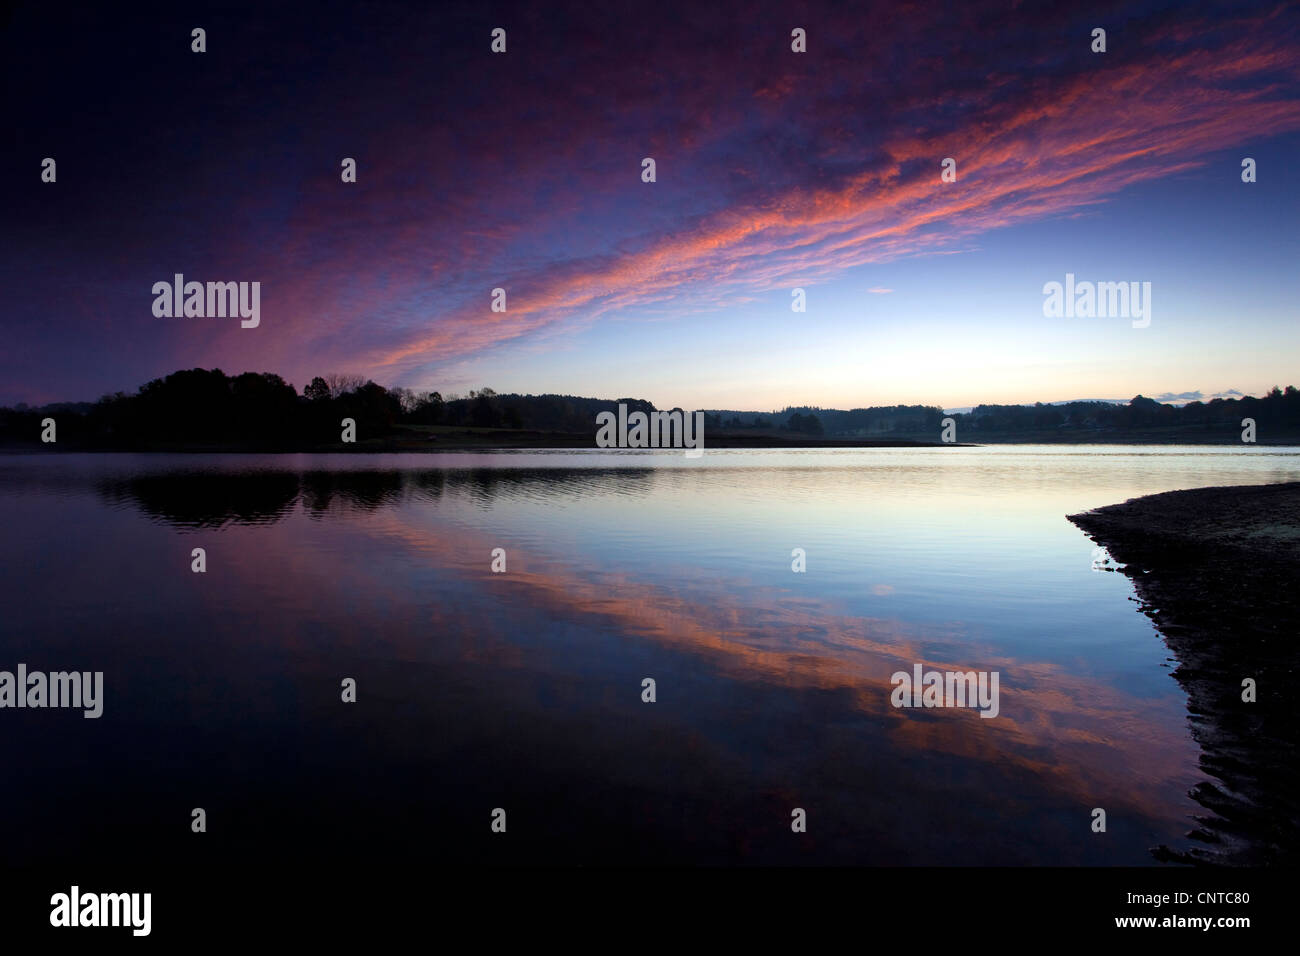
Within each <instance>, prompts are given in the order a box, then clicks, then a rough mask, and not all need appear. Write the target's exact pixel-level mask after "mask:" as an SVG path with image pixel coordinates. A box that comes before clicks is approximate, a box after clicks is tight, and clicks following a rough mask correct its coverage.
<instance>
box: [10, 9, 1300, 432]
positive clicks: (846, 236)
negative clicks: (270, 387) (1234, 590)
mask: <svg viewBox="0 0 1300 956" xmlns="http://www.w3.org/2000/svg"><path fill="white" fill-rule="evenodd" d="M1052 7H1056V9H1052ZM0 16H4V17H5V18H6V19H4V20H3V21H0V22H2V23H3V28H0V30H2V32H0V69H2V70H3V71H4V74H5V86H6V89H7V90H8V96H7V104H6V108H5V112H6V114H7V116H6V119H7V122H6V124H5V125H6V127H7V128H8V131H9V133H10V135H9V137H8V145H7V146H6V148H5V149H4V151H3V164H4V166H3V173H4V175H3V185H0V190H2V192H3V203H2V205H0V237H3V241H2V242H0V281H2V282H3V285H4V290H5V292H4V304H3V311H2V312H0V336H2V338H0V341H3V348H0V403H3V404H11V403H16V402H27V403H29V404H40V403H44V402H50V401H65V400H66V401H85V400H94V399H96V398H98V397H100V396H101V395H103V394H106V393H111V392H116V391H127V392H132V391H134V390H135V389H136V388H137V387H138V386H139V385H140V384H142V383H144V382H145V381H147V380H149V379H152V378H156V377H159V376H162V375H166V374H168V373H169V372H172V371H175V370H177V369H180V368H192V367H204V368H212V367H218V368H222V369H223V370H225V371H226V372H227V373H230V374H235V373H239V372H243V371H268V372H275V373H277V374H280V375H282V376H283V377H284V378H285V379H286V380H288V381H290V382H292V383H294V384H295V385H296V386H297V387H298V388H299V389H301V388H302V387H303V386H304V385H306V384H307V382H308V381H310V379H311V377H312V376H314V375H319V374H325V373H329V372H340V373H352V374H359V375H363V376H366V377H368V378H372V379H374V380H375V381H377V382H380V383H381V384H384V385H388V386H404V387H409V388H415V389H437V390H439V391H440V392H442V394H443V395H444V396H445V395H449V394H451V393H464V392H466V391H468V390H469V389H471V388H479V387H483V386H490V387H492V388H494V389H496V390H497V391H498V392H521V393H542V392H557V393H564V394H575V395H585V396H596V397H602V398H617V397H636V398H643V399H649V400H650V401H652V402H654V403H655V404H656V405H657V406H659V407H673V406H680V407H683V408H688V409H689V408H727V409H753V410H772V409H780V408H784V407H786V406H788V405H820V406H824V407H841V408H847V407H859V406H867V405H887V404H927V405H940V406H943V407H947V408H955V407H964V406H970V405H975V404H979V403H982V402H1006V403H1014V402H1034V401H1060V400H1067V399H1085V398H1111V399H1123V398H1129V397H1132V396H1133V395H1135V394H1138V393H1141V394H1144V395H1147V396H1153V397H1160V398H1163V399H1167V400H1173V399H1179V398H1180V397H1181V398H1182V399H1185V398H1187V397H1202V398H1205V399H1208V398H1211V397H1213V396H1215V395H1234V394H1238V393H1244V394H1262V393H1263V392H1264V391H1265V390H1267V389H1268V388H1270V387H1272V386H1274V385H1286V384H1300V374H1297V368H1300V366H1297V363H1296V358H1297V356H1300V322H1298V321H1297V319H1298V318H1300V314H1298V310H1297V304H1296V292H1295V286H1296V276H1297V275H1298V274H1300V269H1297V262H1300V227H1298V226H1297V223H1300V216H1298V213H1300V186H1298V185H1297V177H1298V176H1300V163H1298V162H1297V156H1298V155H1300V151H1298V149H1297V147H1300V8H1297V7H1296V6H1295V5H1294V4H1290V5H1288V4H1285V3H1259V4H1251V3H1241V2H1232V3H1222V4H1216V3H1198V4H1195V5H1192V6H1188V5H1185V4H1181V3H1092V4H1086V5H1067V4H1062V5H1045V7H1040V6H1038V5H1031V4H1015V3H1006V2H998V3H962V4H946V3H944V4H938V3H933V4H923V3H916V4H913V3H906V2H904V3H883V4H876V5H873V4H854V5H848V4H840V3H836V4H832V3H779V4H778V3H762V2H757V3H755V2H746V3H708V4H699V3H690V4H673V3H662V2H657V3H653V4H632V3H622V2H607V3H601V4H593V3H590V2H583V3H553V4H545V5H542V4H536V3H532V4H503V3H482V2H476V3H465V4H457V3H445V4H443V3H439V4H402V5H399V4H384V3H378V4H361V3H352V4H333V3H312V4H303V5H292V4H275V5H270V4H259V5H255V6H248V7H239V6H234V5H231V4H219V5H207V4H188V5H183V6H182V5H178V4H162V5H158V6H147V5H136V6H133V7H126V8H121V7H118V6H116V5H113V6H112V7H108V6H104V7H101V8H98V9H97V8H95V7H87V8H85V9H81V10H79V9H77V8H76V7H64V6H60V7H58V8H55V7H53V6H52V5H51V4H49V3H31V4H25V3H19V4H18V5H17V6H16V7H15V8H13V9H11V10H10V11H9V12H8V13H7V14H0ZM498 27H499V28H502V29H504V30H505V36H506V49H505V52H503V53H497V52H493V50H492V49H491V47H492V42H493V41H492V32H493V30H494V29H495V28H498ZM194 28H202V29H203V30H204V31H205V41H206V50H205V52H202V53H198V52H194V51H193V50H192V49H191V46H192V43H193V39H192V32H191V31H192V30H193V29H194ZM796 28H799V29H802V30H804V31H805V35H806V52H795V51H794V50H793V49H792V36H791V34H792V30H794V29H796ZM1096 28H1102V29H1104V30H1105V31H1106V38H1105V39H1106V51H1105V52H1104V53H1097V52H1093V49H1092V47H1093V45H1094V42H1095V41H1094V38H1093V31H1094V29H1096ZM47 157H48V158H53V159H54V160H55V162H56V167H55V177H56V178H55V181H54V182H43V181H42V170H43V166H42V164H43V160H44V159H45V158H47ZM647 157H649V158H653V159H654V160H655V181H654V182H645V181H643V160H644V159H645V158H647ZM1247 157H1249V158H1252V159H1254V160H1255V170H1256V181H1255V182H1251V183H1246V182H1243V181H1242V160H1243V159H1244V158H1247ZM344 158H352V159H355V161H356V170H357V175H356V182H344V181H343V178H342V175H341V164H342V162H343V160H344ZM945 158H952V159H953V160H955V163H956V167H955V174H956V175H955V181H951V182H945V181H943V178H942V177H941V173H942V169H941V163H942V161H943V160H944V159H945ZM176 273H181V274H183V275H184V276H185V279H186V281H199V282H207V281H221V282H229V281H233V282H254V281H256V282H259V283H260V287H259V288H260V322H259V324H258V326H257V327H256V328H242V327H241V324H240V321H239V320H238V318H230V317H217V316H203V317H199V316H189V317H184V316H180V317H177V316H171V317H159V316H156V315H155V314H154V309H153V305H154V299H155V296H154V293H153V291H152V290H153V286H154V284H155V283H157V282H160V281H163V282H171V281H172V279H173V276H174V275H175V274H176ZM1067 274H1073V275H1074V276H1075V278H1076V281H1093V282H1138V283H1150V284H1151V285H1150V289H1151V293H1150V323H1149V325H1147V326H1145V327H1134V324H1133V322H1132V321H1130V319H1129V318H1128V317H1114V316H1106V317H1083V316H1065V317H1049V316H1046V315H1045V314H1044V298H1045V296H1044V285H1045V284H1046V283H1049V282H1061V283H1064V282H1065V281H1066V275H1067ZM496 288H501V289H504V290H505V311H504V312H494V311H492V301H493V289H496ZM796 288H798V289H803V290H804V297H805V311H803V312H796V311H793V309H792V303H793V301H794V300H793V297H792V290H794V289H796Z"/></svg>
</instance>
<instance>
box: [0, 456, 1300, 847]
mask: <svg viewBox="0 0 1300 956" xmlns="http://www.w3.org/2000/svg"><path fill="white" fill-rule="evenodd" d="M1297 478H1300V449H1296V448H1276V447H1268V448H1264V447H1242V448H1225V447H1204V446H1197V447H1151V446H1084V447H1080V446H1073V447H1065V446H1023V445H1021V446H991V447H982V448H931V449H906V448H880V449H819V450H798V451H773V450H712V449H706V451H705V454H704V456H703V457H702V458H699V459H687V458H686V457H684V456H683V455H682V454H680V453H675V454H673V453H662V454H661V453H640V452H628V451H623V452H609V451H592V452H581V451H577V452H575V451H571V450H564V451H536V452H501V453H441V454H409V455H362V454H356V455H126V454H99V455H74V454H47V455H3V456H0V526H2V527H3V528H4V537H3V544H2V545H0V553H2V555H3V568H4V575H3V601H4V608H5V613H4V616H3V624H2V625H0V670H5V671H15V670H16V667H17V665H18V664H20V663H22V664H25V665H26V668H27V670H28V671H29V672H30V671H45V672H52V671H69V670H79V671H102V672H103V675H104V676H103V700H102V706H103V713H102V716H101V717H99V718H98V719H85V718H84V717H83V716H82V712H81V711H80V710H75V709H52V708H45V709H39V708H24V709H13V708H7V709H0V766H3V767H4V768H5V770H4V779H5V782H6V784H7V785H6V786H4V787H0V821H3V822H0V830H2V831H3V845H4V846H5V858H6V861H7V862H8V863H10V864H22V863H35V862H41V863H60V862H67V863H75V862H79V861H100V860H113V859H119V858H123V857H129V858H130V859H132V860H134V861H136V862H143V863H147V864H159V865H161V864H166V863H185V862H195V861H199V862H212V863H220V862H241V861H242V862H249V861H257V860H263V859H279V860H285V861H290V862H304V861H305V862H309V863H317V862H319V863H322V864H325V863H328V862H329V861H337V860H338V859H339V857H340V855H342V856H345V857H347V858H349V859H352V860H355V861H358V862H359V863H373V864H384V863H394V864H396V863H408V862H410V863H423V864H426V865H428V864H434V865H437V864H444V863H467V862H482V863H517V864H534V863H562V864H568V863H592V864H602V863H614V864H617V863H678V864H680V863H689V864H695V863H699V864H735V863H744V864H750V863H779V864H801V863H818V864H879V865H912V864H917V865H922V864H955V865H998V864H1011V865H1018V864H1107V865H1108V864H1139V865H1145V864H1152V865H1154V864H1155V861H1154V859H1153V858H1152V855H1151V848H1152V847H1154V846H1156V845H1159V844H1166V845H1169V846H1171V847H1175V848H1183V847H1185V846H1187V845H1188V840H1187V839H1186V836H1185V834H1186V833H1187V831H1188V830H1190V829H1192V828H1193V826H1195V822H1194V820H1193V816H1194V815H1196V814H1198V813H1203V812H1204V811H1203V809H1202V808H1201V807H1200V806H1199V805H1198V804H1196V803H1195V802H1194V801H1192V800H1191V798H1190V797H1188V796H1187V790H1188V789H1189V788H1190V787H1191V786H1193V785H1194V784H1195V783H1196V782H1197V781H1199V780H1202V779H1204V775H1203V774H1202V773H1201V772H1200V771H1199V770H1198V766H1197V760H1198V749H1197V746H1196V744H1195V742H1194V740H1193V739H1192V737H1191V734H1190V731H1189V727H1188V715H1187V710H1186V698H1185V695H1184V694H1183V693H1182V691H1181V690H1180V689H1179V687H1178V685H1177V684H1176V683H1175V681H1174V680H1173V679H1172V677H1171V676H1170V670H1171V668H1172V667H1173V666H1174V663H1173V662H1171V661H1170V660H1169V656H1170V655H1169V651H1168V650H1167V649H1166V647H1165V646H1164V644H1163V642H1162V640H1161V638H1160V636H1159V634H1158V633H1157V632H1156V631H1155V629H1154V628H1153V626H1152V625H1151V623H1150V622H1149V621H1148V619H1147V618H1146V617H1144V616H1143V615H1141V614H1140V613H1138V611H1137V605H1136V604H1135V603H1134V602H1133V601H1132V596H1133V590H1132V586H1131V585H1130V583H1129V581H1128V579H1127V578H1126V577H1124V576H1123V575H1121V574H1116V573H1104V572H1099V571H1095V570H1094V557H1095V555H1094V547H1095V546H1094V545H1093V543H1092V542H1091V541H1090V540H1088V539H1087V538H1086V537H1085V536H1084V535H1083V533H1082V532H1081V531H1079V530H1078V529H1077V528H1075V527H1074V526H1073V525H1072V524H1071V523H1070V522H1069V521H1067V520H1066V518H1065V516H1066V515H1067V514H1072V513H1075V512H1078V511H1082V510H1086V509H1088V508H1093V507H1098V506H1101V505H1106V504H1112V503H1115V502H1119V501H1122V500H1124V499H1126V498H1130V497H1134V496H1137V495H1144V494H1150V493H1154V492H1161V491H1170V490H1174V489H1178V488H1191V487H1200V486H1209V485H1231V484H1259V483H1270V482H1277V481H1289V480H1296V479H1297ZM196 548H201V549H203V551H204V556H205V557H204V560H205V564H206V570H205V571H204V572H203V573H195V572H194V571H193V570H192V564H193V562H194V558H193V550H194V549H196ZM495 549H502V551H501V552H496V555H497V556H496V558H494V551H495ZM795 549H802V555H801V556H799V555H797V554H796V550H795ZM502 552H504V554H503V555H502ZM502 560H504V565H505V569H504V571H494V570H493V564H494V562H495V563H496V565H497V567H498V568H499V567H500V566H501V562H502ZM796 563H802V565H803V567H804V570H802V571H795V570H792V565H794V564H796ZM917 665H920V666H921V667H922V668H923V669H924V670H931V669H933V670H937V671H940V672H962V673H965V672H970V671H975V672H986V673H993V672H996V673H997V674H998V675H999V702H998V711H997V715H996V717H992V719H985V718H983V717H981V716H980V713H979V711H978V710H977V709H975V708H972V707H936V708H926V707H919V708H917V707H896V706H894V704H893V703H892V702H891V692H892V691H893V690H894V682H893V681H892V680H891V678H892V675H894V674H895V673H896V672H900V671H902V672H906V673H909V674H910V673H912V672H913V669H914V667H915V666H917ZM647 678H649V679H652V680H653V682H654V684H653V691H654V700H653V702H648V701H646V700H644V699H643V696H645V695H646V694H647V693H648V692H647V691H646V690H644V688H645V687H646V685H645V684H644V683H643V682H644V681H645V680H646V679H647ZM346 679H350V680H352V681H354V682H355V696H356V699H355V702H344V700H343V699H342V698H343V696H344V695H343V691H342V690H341V688H342V686H343V682H344V681H345V680H346ZM195 808H202V809H203V810H204V811H205V814H206V825H207V832H206V833H203V834H196V833H193V832H191V821H192V811H193V810H194V809H195ZM498 808H500V809H501V810H504V811H505V813H504V815H497V817H496V818H497V819H500V818H501V817H502V816H503V817H504V820H505V821H506V822H505V832H504V833H499V832H493V828H492V824H493V820H494V813H493V811H494V810H497V809H498ZM1094 808H1101V809H1104V810H1105V812H1106V819H1107V828H1106V832H1104V833H1097V832H1093V829H1092V821H1093V810H1094ZM796 810H802V811H803V818H804V820H805V821H806V830H805V832H794V829H793V828H792V820H793V819H795V817H796V816H797V814H796Z"/></svg>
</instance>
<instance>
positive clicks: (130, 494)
mask: <svg viewBox="0 0 1300 956" xmlns="http://www.w3.org/2000/svg"><path fill="white" fill-rule="evenodd" d="M99 493H100V495H101V496H102V497H103V498H105V499H106V500H108V501H112V502H115V503H118V502H123V501H131V502H134V503H135V505H136V506H137V507H139V509H140V510H141V511H143V512H144V513H145V514H147V515H150V516H151V517H154V518H158V519H161V520H163V521H167V522H169V523H171V524H174V525H178V526H180V527H184V528H212V527H220V526H221V525H224V524H227V523H235V524H269V523H271V522H274V521H276V520H278V519H279V518H280V517H281V516H282V515H284V514H285V513H286V512H287V511H288V510H289V509H290V508H291V507H292V506H293V503H294V501H296V500H297V498H298V476H297V475H294V474H289V473H285V472H251V473H244V474H239V473H234V474H220V473H216V472H178V473H169V474H157V475H140V476H138V477H133V478H124V479H106V480H104V481H101V482H100V483H99Z"/></svg>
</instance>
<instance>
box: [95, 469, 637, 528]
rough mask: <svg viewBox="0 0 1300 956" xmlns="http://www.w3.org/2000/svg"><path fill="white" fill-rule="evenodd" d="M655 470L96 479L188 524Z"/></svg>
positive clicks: (569, 492)
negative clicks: (299, 507)
mask: <svg viewBox="0 0 1300 956" xmlns="http://www.w3.org/2000/svg"><path fill="white" fill-rule="evenodd" d="M653 474H654V473H653V471H652V470H651V469H636V470H623V469H603V468H602V469H595V468H590V469H588V468H534V469H514V468H481V467H480V468H470V469H455V470H449V469H443V468H433V469H420V470H416V469H389V470H386V471H308V472H302V473H299V472H291V471H247V472H227V471H202V472H165V473H158V474H152V475H139V476H135V477H130V478H105V479H101V480H99V481H98V482H96V488H97V490H98V492H99V494H100V496H101V497H102V498H103V499H105V500H107V501H110V502H113V503H115V504H117V503H123V502H130V503H133V504H135V505H136V506H137V507H139V509H140V510H141V511H143V512H144V513H145V514H147V515H149V516H150V517H153V518H156V519H159V520H161V521H166V522H168V523H170V524H173V525H176V526H177V527H182V528H212V527H221V526H222V525H225V524H270V523H273V522H275V521H278V520H279V519H280V518H282V517H284V516H285V515H287V514H289V513H290V512H291V511H292V509H293V506H294V504H295V502H297V501H301V502H302V504H303V508H304V509H305V510H306V511H307V512H308V513H309V514H310V515H312V516H313V517H317V518H319V517H324V516H325V515H328V514H330V513H342V512H345V511H360V512H363V513H371V512H376V511H379V510H380V509H382V508H385V507H389V506H392V505H396V504H399V503H401V502H402V501H404V500H407V499H411V498H414V499H419V500H423V501H438V500H440V499H442V498H443V497H444V496H446V495H451V496H457V495H459V496H461V497H462V498H464V499H466V500H469V501H473V502H475V503H477V504H484V503H489V502H491V501H493V500H494V499H496V498H499V497H505V498H529V499H535V500H554V499H556V498H557V497H559V498H586V497H593V496H599V495H608V494H628V493H629V491H635V492H637V493H645V492H647V491H648V490H649V488H650V482H651V481H652V480H653Z"/></svg>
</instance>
